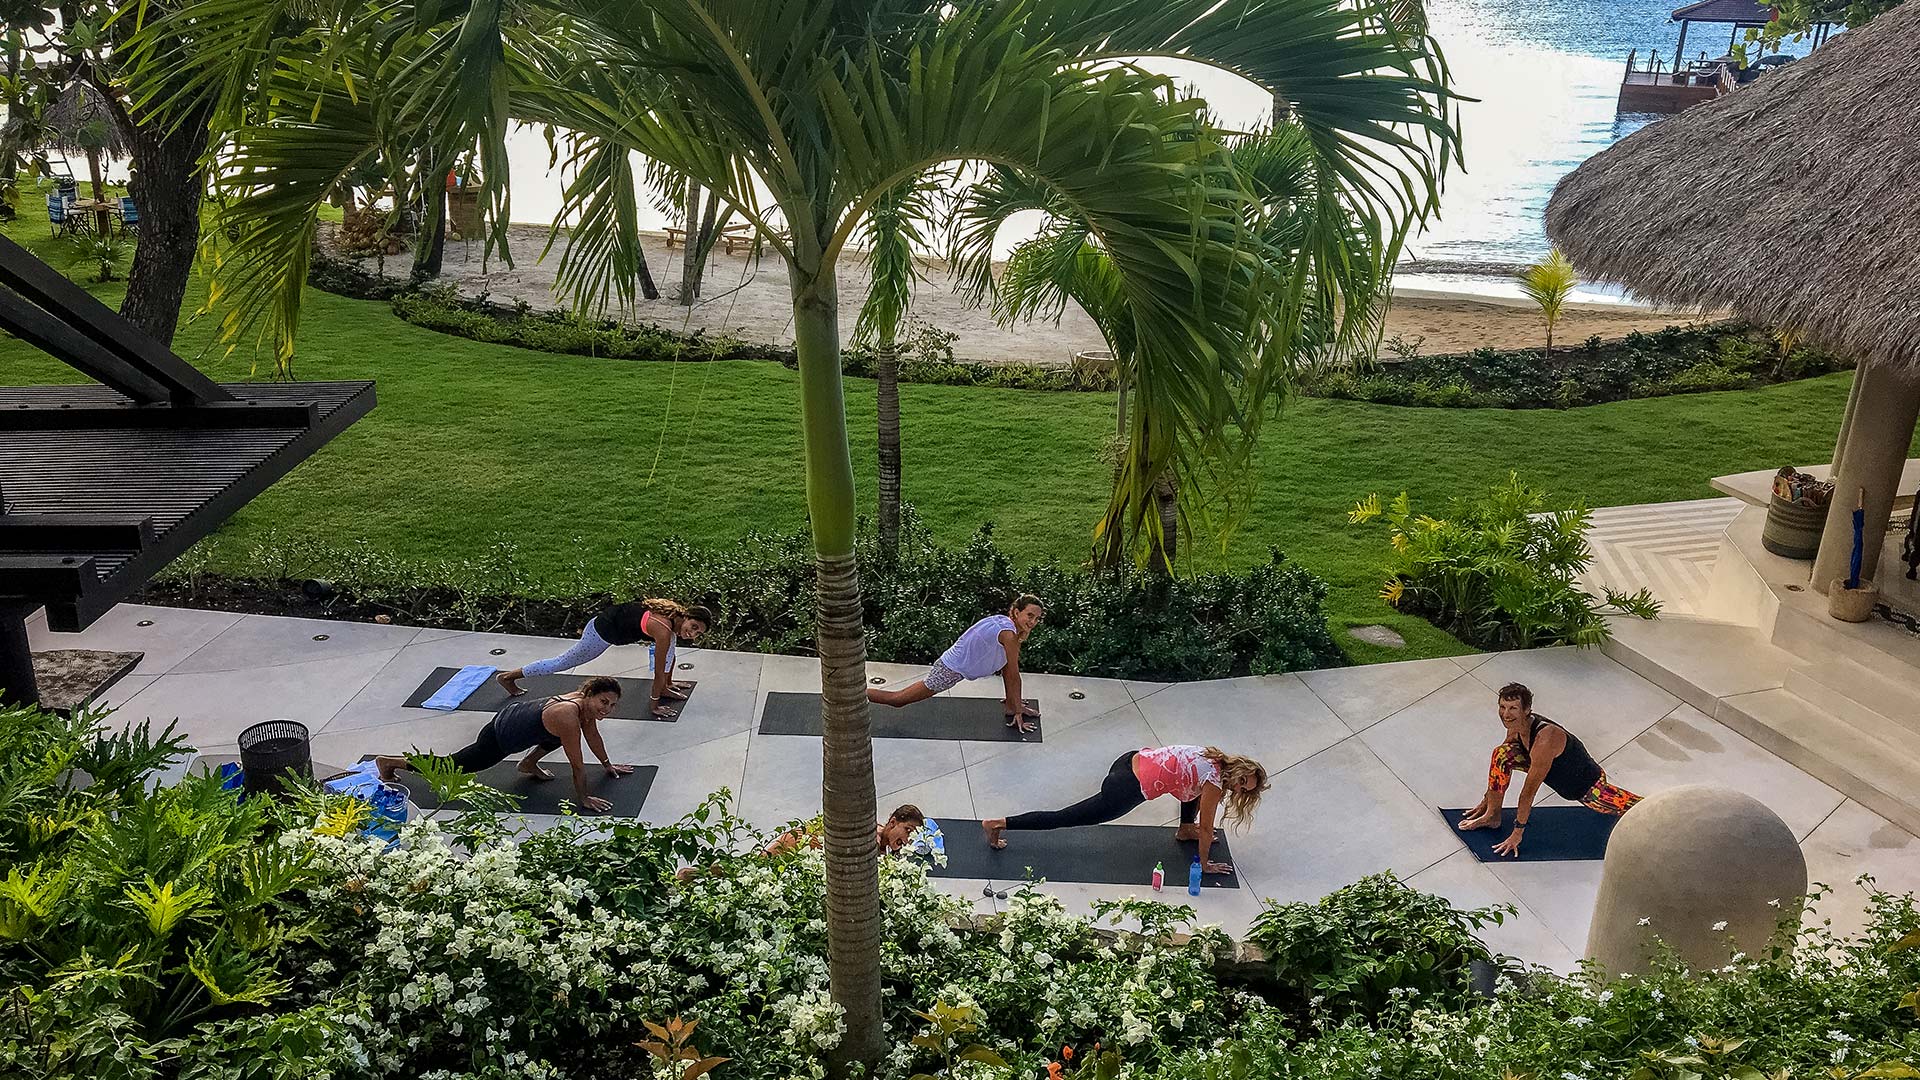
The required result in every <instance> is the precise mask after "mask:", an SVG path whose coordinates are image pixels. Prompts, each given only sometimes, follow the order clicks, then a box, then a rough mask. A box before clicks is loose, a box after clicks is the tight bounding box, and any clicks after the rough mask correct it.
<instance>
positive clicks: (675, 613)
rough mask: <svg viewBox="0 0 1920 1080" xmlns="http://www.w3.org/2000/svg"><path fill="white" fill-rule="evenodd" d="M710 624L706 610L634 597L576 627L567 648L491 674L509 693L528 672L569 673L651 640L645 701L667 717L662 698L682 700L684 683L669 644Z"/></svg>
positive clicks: (670, 711) (516, 692)
mask: <svg viewBox="0 0 1920 1080" xmlns="http://www.w3.org/2000/svg"><path fill="white" fill-rule="evenodd" d="M712 625H713V612H711V611H708V610H707V609H706V608H703V607H699V606H695V607H683V606H682V605H680V604H678V603H676V602H674V601H672V600H660V599H651V600H635V601H631V602H629V603H625V604H619V605H616V606H614V607H610V608H608V609H607V610H605V611H603V612H601V613H600V614H598V615H595V616H594V617H593V618H592V620H590V621H589V622H588V623H587V625H586V628H585V629H583V630H581V631H580V640H579V641H578V642H575V643H574V645H573V646H572V647H571V648H569V649H568V650H567V651H566V652H563V653H561V654H560V655H559V656H555V657H551V658H549V659H546V660H535V661H534V662H532V663H530V664H528V665H526V666H525V667H517V668H514V669H513V670H512V671H503V672H501V673H500V674H498V675H495V676H494V678H495V679H497V680H499V682H500V685H501V686H504V687H506V690H507V693H508V694H509V695H510V696H512V697H519V696H520V695H521V694H523V693H525V692H526V691H524V690H522V689H520V680H521V679H524V678H526V677H527V676H529V675H552V674H554V673H556V672H561V671H571V670H573V669H574V668H577V667H579V666H580V665H581V664H584V663H587V662H588V661H590V660H593V659H594V658H595V657H598V656H599V655H600V654H601V653H603V652H606V651H607V650H608V649H610V648H612V647H613V646H615V645H633V644H636V643H638V642H641V641H651V642H653V689H652V691H651V693H650V695H649V699H648V702H647V704H648V705H649V706H651V708H652V710H653V715H654V716H655V717H657V718H659V719H661V720H666V719H670V718H671V717H672V716H673V715H674V713H675V712H677V711H678V710H676V709H675V708H674V707H673V706H671V705H662V704H660V703H661V702H662V701H685V700H686V699H687V687H686V686H685V685H684V684H682V683H676V682H674V681H673V645H674V642H675V641H676V640H677V641H698V640H700V635H701V634H704V633H706V632H707V628H708V627H709V626H712Z"/></svg>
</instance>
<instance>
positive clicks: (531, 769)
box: [520, 761, 553, 780]
mask: <svg viewBox="0 0 1920 1080" xmlns="http://www.w3.org/2000/svg"><path fill="white" fill-rule="evenodd" d="M520 771H521V772H523V773H525V774H527V775H528V776H531V777H533V778H534V779H535V780H551V779H553V774H552V773H550V772H548V771H547V770H545V769H543V768H541V767H540V763H539V762H537V761H523V762H521V763H520Z"/></svg>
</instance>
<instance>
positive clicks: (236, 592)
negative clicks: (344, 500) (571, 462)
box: [128, 575, 589, 638]
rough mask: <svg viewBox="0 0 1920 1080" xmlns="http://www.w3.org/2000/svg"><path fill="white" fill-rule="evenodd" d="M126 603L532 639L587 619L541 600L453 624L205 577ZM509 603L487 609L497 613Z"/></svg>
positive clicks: (166, 584)
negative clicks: (491, 618) (485, 620)
mask: <svg viewBox="0 0 1920 1080" xmlns="http://www.w3.org/2000/svg"><path fill="white" fill-rule="evenodd" d="M128 602H129V603H135V604H154V605H157V606H160V607H178V608H196V609H198V610H201V611H232V612H237V613H240V614H243V615H284V616H288V617H291V618H297V619H335V620H338V621H341V622H364V623H372V622H385V623H389V624H392V625H395V626H420V627H432V628H435V629H441V630H475V629H485V630H487V631H488V632H491V633H502V634H523V635H527V636H532V637H560V638H570V637H578V636H579V635H580V630H581V627H583V626H584V625H586V620H587V618H588V617H589V616H588V615H586V614H584V613H582V612H581V611H580V610H579V609H578V608H576V607H574V606H573V605H570V604H558V603H553V602H551V601H544V600H518V601H514V602H512V605H511V608H512V610H509V611H505V612H503V614H502V616H501V618H500V619H499V620H497V622H498V625H494V626H488V627H484V628H482V627H473V626H462V625H458V624H456V623H455V622H453V621H451V620H445V619H432V618H417V617H415V616H413V614H412V613H410V612H406V611H401V610H398V609H396V608H393V607H390V606H388V605H385V604H370V603H366V602H363V601H359V600H354V599H352V598H350V597H344V596H340V595H338V594H335V595H332V596H322V597H318V598H316V597H314V596H312V595H310V594H309V592H308V590H307V589H306V588H305V587H304V585H303V584H302V583H297V582H266V581H255V580H252V579H247V578H230V577H221V576H217V575H204V576H202V577H201V579H200V580H199V581H198V582H196V583H195V584H194V585H192V586H191V587H189V585H188V584H187V582H185V581H183V580H177V579H166V580H160V581H153V582H150V583H148V585H147V587H146V588H145V589H142V590H141V591H140V592H139V593H137V594H135V595H134V596H132V597H130V598H129V600H128ZM507 607H508V604H507V603H506V602H502V603H501V604H500V605H498V606H495V605H488V606H487V608H486V610H488V611H497V610H500V609H502V608H507Z"/></svg>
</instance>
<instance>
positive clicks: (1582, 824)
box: [1440, 806, 1620, 862]
mask: <svg viewBox="0 0 1920 1080" xmlns="http://www.w3.org/2000/svg"><path fill="white" fill-rule="evenodd" d="M1513 815H1514V808H1513V807H1511V806H1509V807H1507V810H1506V813H1505V814H1504V815H1502V817H1501V819H1500V827H1499V828H1497V829H1474V830H1473V831H1471V832H1461V831H1460V819H1461V818H1463V817H1466V816H1467V812H1466V811H1465V810H1449V809H1447V808H1446V807H1444V806H1443V807H1441V808H1440V816H1441V817H1443V818H1446V819H1447V826H1448V827H1449V828H1451V829H1453V835H1455V836H1457V837H1459V838H1460V842H1461V843H1462V844H1465V845H1466V846H1467V850H1468V851H1471V852H1473V857H1474V858H1476V859H1479V860H1480V861H1481V862H1581V861H1590V860H1593V859H1604V858H1606V857H1607V838H1608V837H1610V836H1612V835H1613V827H1614V825H1616V824H1618V823H1619V821H1620V817H1619V815H1617V814H1602V813H1600V812H1599V811H1597V810H1589V809H1587V808H1586V807H1584V806H1536V807H1534V808H1533V810H1532V812H1531V813H1529V814H1528V815H1527V832H1526V835H1525V836H1524V837H1523V838H1522V839H1521V841H1520V852H1519V854H1518V855H1495V854H1494V853H1493V846H1494V845H1495V844H1498V843H1499V842H1500V841H1502V840H1505V839H1506V838H1507V834H1508V833H1510V832H1512V831H1513Z"/></svg>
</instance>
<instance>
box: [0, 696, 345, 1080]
mask: <svg viewBox="0 0 1920 1080" xmlns="http://www.w3.org/2000/svg"><path fill="white" fill-rule="evenodd" d="M101 719H102V716H101V714H99V713H96V712H88V711H85V710H82V711H79V712H76V713H75V714H74V715H72V716H66V717H63V716H59V715H55V714H52V713H45V712H41V711H40V710H38V709H32V708H7V709H4V710H0V806H4V807H5V810H6V812H5V813H4V814H0V992H4V994H5V996H4V997H0V1032H5V1033H6V1034H5V1036H4V1037H0V1075H6V1076H9V1077H13V1076H21V1077H42V1076H44V1077H55V1076H59V1077H75V1076H91V1077H101V1078H115V1080H117V1078H138V1077H149V1076H184V1077H202V1076H206V1077H212V1076H231V1077H242V1076H246V1077H251V1076H260V1077H267V1076H282V1075H284V1076H301V1075H325V1074H326V1073H327V1071H328V1070H329V1069H330V1068H332V1067H333V1064H335V1063H337V1062H338V1061H340V1060H343V1059H347V1058H351V1057H352V1054H353V1049H352V1046H353V1044H352V1041H351V1040H350V1039H347V1038H345V1036H344V1033H343V1032H342V1031H341V1030H340V1021H339V1019H338V1018H337V1016H335V1015H334V1013H333V1012H332V1011H329V1010H322V1011H316V1012H305V1011H301V1010H298V1009H294V1010H292V1011H288V1012H284V1013H280V1014H277V1015H274V1016H271V1017H266V1016H263V1015H262V1011H263V1010H266V1009H270V1008H280V1007H282V1006H284V1005H285V997H286V992H287V990H288V984H287V982H286V980H285V979H284V978H283V977H282V975H281V973H280V969H279V967H278V962H279V960H280V958H281V957H282V956H284V955H285V954H286V952H287V950H288V948H289V946H290V944H291V942H293V941H294V940H296V939H298V938H299V937H300V936H301V935H302V934H303V933H304V932H305V928H304V927H302V926H301V925H300V924H299V923H298V922H297V921H294V920H290V919H288V918H286V917H285V916H284V915H283V914H282V912H281V911H280V909H279V907H278V903H279V901H280V900H281V899H282V898H284V897H285V896H287V895H288V894H290V893H292V892H294V891H295V890H297V889H299V888H300V887H301V886H302V885H303V884H305V883H306V882H307V881H309V880H310V879H311V878H312V876H313V870H312V868H311V866H310V865H309V864H308V862H307V860H306V859H304V858H303V857H301V856H300V855H299V854H298V853H296V852H295V851H293V850H291V849H289V848H285V847H281V846H278V845H276V844H273V843H270V842H267V841H268V840H269V839H270V837H271V835H272V834H273V832H274V831H275V825H274V823H273V822H272V820H271V815H270V813H269V804H267V803H265V802H263V801H262V800H257V799H256V800H251V801H248V802H245V803H242V802H240V801H238V800H236V799H235V798H234V795H233V793H232V792H227V791H222V790H221V788H220V782H219V781H218V780H217V779H213V778H209V777H205V776H196V777H192V778H189V779H185V780H182V781H180V782H179V783H177V784H174V785H172V786H169V787H158V788H152V789H150V787H149V782H148V778H149V775H150V774H151V773H152V772H154V771H155V770H157V769H159V768H161V767H163V766H165V765H166V764H167V763H169V762H172V761H175V760H177V759H179V758H180V757H182V756H183V755H185V754H186V753H187V748H186V747H185V745H184V743H183V741H182V740H181V739H180V738H178V737H176V736H175V735H173V733H172V730H171V728H169V729H168V730H167V731H164V732H162V733H161V734H160V735H159V736H157V737H156V736H154V735H153V733H152V731H151V729H150V727H149V726H148V725H147V724H146V723H145V722H142V723H140V724H138V725H135V726H133V727H131V728H129V729H127V730H125V731H115V732H113V733H107V732H105V731H102V730H99V724H100V721H101Z"/></svg>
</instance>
